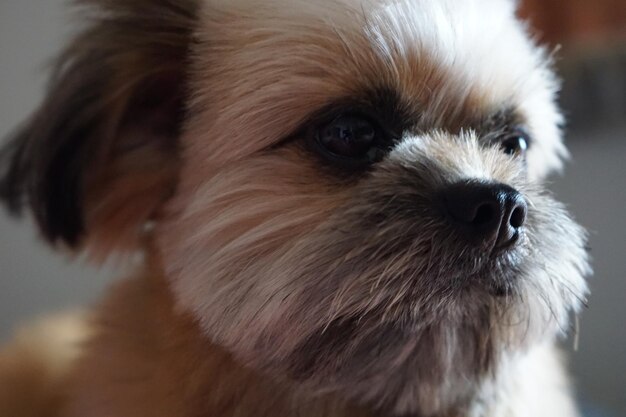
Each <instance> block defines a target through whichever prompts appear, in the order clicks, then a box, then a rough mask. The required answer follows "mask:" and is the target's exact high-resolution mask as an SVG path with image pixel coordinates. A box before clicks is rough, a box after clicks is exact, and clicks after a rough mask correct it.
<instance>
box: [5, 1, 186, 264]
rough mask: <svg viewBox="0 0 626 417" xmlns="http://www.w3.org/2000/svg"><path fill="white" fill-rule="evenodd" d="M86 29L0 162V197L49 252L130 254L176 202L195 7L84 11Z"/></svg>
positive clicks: (103, 6) (142, 4)
mask: <svg viewBox="0 0 626 417" xmlns="http://www.w3.org/2000/svg"><path fill="white" fill-rule="evenodd" d="M79 4H80V5H82V6H83V7H85V8H86V11H87V14H88V17H89V18H90V20H89V21H90V23H89V24H88V25H87V28H86V29H85V30H84V31H83V32H82V33H81V34H79V35H78V36H77V37H76V38H75V39H74V41H73V42H72V43H71V44H70V45H69V46H68V47H67V48H66V49H65V51H64V52H63V53H62V54H61V56H60V57H59V59H58V61H57V64H56V66H55V70H54V72H53V75H52V78H51V82H50V86H49V91H48V94H47V97H46V99H45V100H44V102H43V103H42V105H41V106H40V108H39V109H38V110H37V111H36V112H35V114H34V115H33V116H32V118H31V119H30V120H29V121H28V122H27V123H26V124H25V126H24V127H23V128H22V129H21V130H19V131H18V132H17V133H16V135H15V137H14V138H12V140H11V142H10V143H9V145H8V146H7V147H6V148H5V149H4V150H3V151H2V154H1V155H0V158H1V159H0V164H1V166H2V168H3V171H2V174H1V176H0V197H1V198H2V199H3V200H4V201H5V202H6V204H7V205H8V207H9V208H10V209H11V211H13V212H14V213H18V214H19V213H21V212H23V210H24V208H25V207H28V208H30V209H31V210H32V212H33V214H34V216H35V219H36V220H37V223H38V224H39V227H40V228H41V231H42V233H43V235H44V236H45V238H46V239H47V240H48V241H50V242H51V243H53V244H59V243H62V244H66V245H69V246H70V247H72V248H76V249H78V248H81V247H83V246H85V245H86V244H87V245H89V246H90V247H92V246H93V247H96V248H98V249H99V252H101V253H102V252H104V253H108V252H110V251H112V250H117V249H131V248H133V247H134V245H136V243H137V242H138V239H139V238H140V236H141V234H142V230H143V229H144V228H145V224H146V223H147V222H148V221H149V220H150V219H151V218H152V217H153V216H155V215H156V211H157V210H158V208H159V206H160V205H161V204H162V202H163V200H164V199H166V198H167V197H168V195H169V194H170V193H171V192H172V189H173V186H174V182H175V177H176V172H177V156H176V148H177V137H178V135H179V131H180V128H181V123H182V120H183V116H184V114H183V113H184V107H183V106H184V104H183V103H184V101H185V78H186V61H187V51H188V50H189V45H190V42H191V37H192V31H193V30H194V25H195V18H196V6H197V5H196V1H195V0H82V1H80V2H79Z"/></svg>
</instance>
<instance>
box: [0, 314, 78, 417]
mask: <svg viewBox="0 0 626 417" xmlns="http://www.w3.org/2000/svg"><path fill="white" fill-rule="evenodd" d="M85 321H86V317H85V315H84V314H80V313H74V314H66V315H62V316H58V317H50V318H47V319H43V320H41V321H39V322H38V323H35V324H33V325H31V326H29V327H25V328H24V329H22V330H20V332H19V333H18V334H17V335H16V337H15V340H14V341H13V342H12V343H11V344H10V345H9V346H6V347H4V348H3V349H2V350H0V416H3V417H57V416H61V415H62V414H61V410H62V408H63V407H64V405H65V402H66V400H67V397H66V393H67V391H66V388H67V377H68V374H69V373H70V372H71V370H72V368H73V367H74V362H75V361H76V358H77V357H78V356H79V355H80V352H81V347H82V343H83V342H85V340H87V339H88V338H89V334H90V331H89V326H88V325H87V323H86V322H85Z"/></svg>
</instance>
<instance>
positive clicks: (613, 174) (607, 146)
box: [0, 0, 626, 417]
mask: <svg viewBox="0 0 626 417" xmlns="http://www.w3.org/2000/svg"><path fill="white" fill-rule="evenodd" d="M66 6H67V2H66V1H64V0H0V138H4V137H6V136H7V134H8V133H9V132H10V131H12V130H13V129H14V128H15V127H16V126H17V125H18V123H19V122H21V121H23V120H24V119H25V118H26V117H27V116H28V114H29V112H31V111H32V110H33V109H34V107H35V106H36V105H37V104H38V102H39V100H40V99H41V97H42V95H43V91H44V86H45V74H46V72H45V69H46V63H47V62H48V60H49V59H50V58H51V57H52V56H53V55H54V53H55V51H57V50H58V49H59V48H60V47H61V45H62V44H63V42H64V40H65V39H67V37H68V36H69V35H70V33H71V31H72V27H73V26H72V25H71V23H70V22H71V16H70V14H69V13H67V7H66ZM520 14H521V15H522V16H524V17H525V18H527V19H530V20H531V22H532V26H533V27H534V28H535V29H534V33H536V36H537V37H538V38H539V39H540V40H541V41H542V42H546V43H549V44H550V45H554V46H556V45H560V49H559V52H558V54H557V56H558V57H559V60H558V67H559V70H560V73H561V75H562V76H563V78H564V85H563V93H562V105H563V107H564V109H565V112H566V114H567V118H568V127H567V134H566V141H567V144H568V146H569V149H570V152H571V155H572V158H571V161H570V163H569V164H568V165H567V167H566V170H565V175H564V176H562V177H561V176H555V177H554V178H552V179H551V181H552V184H551V188H552V189H553V190H554V192H555V193H556V194H557V196H558V198H559V199H560V200H562V201H564V202H566V203H567V204H568V206H569V208H570V210H571V211H572V212H573V213H574V214H575V216H576V218H577V220H578V221H579V222H580V223H582V224H583V225H584V226H586V227H587V228H588V229H589V230H590V232H591V248H592V256H593V259H594V269H595V271H596V273H595V276H594V278H593V279H592V281H591V288H592V296H591V299H590V303H589V304H590V305H589V309H588V310H586V311H585V312H584V313H583V316H582V320H581V330H580V336H579V337H580V341H579V347H578V350H577V351H573V349H572V345H573V344H572V343H566V344H565V349H567V350H569V351H570V354H569V362H570V367H571V368H572V369H573V374H574V383H575V387H576V391H577V393H578V397H579V399H580V401H581V404H583V406H584V408H585V409H586V410H587V413H588V415H590V416H591V415H593V416H596V415H597V416H616V417H617V416H619V417H624V416H626V214H624V210H625V208H626V0H594V1H590V0H526V1H525V2H522V8H521V11H520ZM115 276H116V272H115V268H113V267H107V268H104V269H100V270H97V271H96V270H94V269H91V268H89V267H87V266H86V265H84V264H83V263H81V262H80V261H79V262H73V263H71V262H70V260H69V259H63V257H61V256H59V255H58V254H53V253H52V252H51V251H50V250H49V249H47V248H46V247H45V246H43V245H42V244H41V243H40V242H39V241H38V240H37V236H36V232H35V231H34V228H33V227H32V224H31V223H29V222H28V221H23V222H20V223H17V222H15V221H14V220H12V219H10V218H8V217H7V216H6V214H5V213H4V212H2V211H0V343H2V342H4V341H6V340H7V339H8V338H9V337H10V335H11V333H12V331H13V330H14V329H15V327H16V326H18V325H19V324H20V323H23V322H24V321H27V320H29V319H31V318H32V317H36V316H37V315H41V314H44V313H46V312H50V311H55V310H63V309H67V308H74V307H76V306H78V305H84V304H87V303H89V302H92V301H93V300H95V299H97V297H98V295H99V294H100V293H101V291H102V289H103V288H104V287H105V286H106V285H107V283H109V282H111V280H112V278H114V277H115Z"/></svg>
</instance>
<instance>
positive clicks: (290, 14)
mask: <svg viewBox="0 0 626 417" xmlns="http://www.w3.org/2000/svg"><path fill="white" fill-rule="evenodd" d="M84 2H85V3H89V4H90V5H91V6H96V8H97V13H96V14H95V15H94V20H93V21H92V23H91V24H90V25H89V27H88V28H87V29H86V30H85V32H83V33H82V34H81V35H79V36H78V37H77V38H76V41H75V42H74V43H73V44H72V45H70V47H69V48H68V49H67V51H66V53H65V54H64V55H63V56H62V58H61V61H60V64H59V66H58V68H57V71H56V72H55V75H54V77H53V81H52V85H51V90H50V93H49V96H48V98H47V100H46V101H45V102H44V104H43V106H42V108H41V109H40V111H39V112H37V113H36V114H35V116H34V117H33V119H32V120H31V122H30V123H29V124H27V125H26V127H25V128H24V129H23V130H22V131H21V132H19V133H18V135H17V137H16V138H15V139H14V141H13V142H12V144H11V145H10V147H9V148H8V149H7V151H5V154H4V156H5V158H6V161H5V164H6V168H7V170H6V172H5V174H4V180H3V186H2V192H3V193H4V197H5V199H7V200H8V201H9V202H10V204H11V206H12V207H13V208H14V209H16V210H19V209H20V208H21V207H22V206H23V205H24V203H27V204H28V205H30V207H31V208H32V210H33V211H34V214H35V217H36V219H37V220H38V222H39V225H40V226H41V229H42V231H43V234H44V236H45V237H46V238H47V239H48V240H49V241H51V242H52V243H55V244H65V245H66V246H70V247H74V248H77V249H80V248H83V247H86V248H88V249H89V250H91V253H94V254H97V255H99V256H103V255H104V254H108V253H111V252H116V251H123V250H129V249H136V248H141V247H142V245H143V244H145V242H152V243H151V244H150V245H149V247H151V248H156V249H153V250H155V251H157V252H158V254H159V256H160V258H161V259H162V262H163V265H164V269H165V274H166V276H167V278H168V280H169V282H170V283H171V287H172V290H173V292H174V294H175V297H176V300H177V302H178V304H179V306H180V307H182V308H183V309H185V310H186V311H188V312H190V313H191V314H193V316H194V317H195V318H196V319H197V320H198V322H199V324H200V327H201V329H202V331H203V332H204V333H205V334H206V336H207V337H209V338H210V339H211V340H213V341H214V342H216V343H218V344H220V345H222V346H223V347H225V348H226V349H228V350H229V351H230V352H232V353H233V354H234V355H235V356H236V357H237V358H238V359H239V360H241V361H243V362H245V363H246V364H248V365H250V366H253V367H255V368H257V369H259V370H260V371H262V372H267V373H270V374H272V375H274V376H276V377H278V378H284V379H287V380H289V381H292V382H293V383H296V384H298V385H299V386H301V387H303V388H305V389H307V390H311V391H312V392H332V393H338V394H339V395H342V396H344V397H345V398H349V399H351V400H354V401H357V402H360V403H368V404H373V405H374V406H376V407H380V408H385V409H390V410H393V411H394V412H397V413H410V412H419V413H422V414H423V415H431V414H435V413H439V412H442V411H445V410H449V409H453V408H455V407H462V406H465V405H467V404H468V403H469V402H470V401H471V399H472V398H475V397H476V396H477V395H478V394H479V391H480V387H481V382H482V381H486V380H488V379H490V378H493V377H494V376H495V375H497V374H498V370H499V368H500V365H501V364H502V363H503V362H505V361H506V360H507V358H509V357H511V356H513V355H516V354H517V353H519V352H524V351H525V350H526V349H528V348H529V347H530V346H532V345H534V344H537V343H541V342H543V341H546V340H550V339H552V338H553V337H554V336H555V335H556V334H557V333H559V332H560V331H562V330H563V329H564V328H566V327H567V326H568V315H569V313H570V312H576V311H577V310H578V309H579V307H580V304H581V301H580V300H581V298H582V297H583V296H584V295H585V293H586V285H585V283H584V280H583V276H584V275H585V274H586V273H587V272H588V266H587V261H586V259H587V258H586V254H585V250H584V233H583V231H582V230H581V229H580V227H578V226H577V225H576V224H575V223H573V221H572V220H571V219H570V217H569V216H568V214H567V213H566V212H565V211H564V209H563V207H562V206H561V205H560V204H559V203H557V202H555V201H554V200H553V198H552V197H551V196H550V195H549V194H548V193H547V192H546V191H545V190H544V189H543V188H542V186H541V181H542V179H543V178H544V177H545V175H546V174H547V173H548V172H550V171H551V170H554V169H558V168H559V167H560V160H561V157H562V156H564V154H565V150H564V148H563V145H562V144H561V140H560V131H559V124H560V122H561V117H560V114H559V112H558V109H557V107H556V105H555V94H556V90H557V82H556V80H555V77H554V76H553V74H552V72H551V70H550V68H549V66H548V61H549V59H548V56H547V54H546V51H545V50H543V49H541V48H538V47H537V46H536V45H534V43H533V42H532V41H531V40H530V39H529V37H528V36H527V34H526V32H525V28H524V26H523V24H522V23H520V22H519V21H518V20H517V19H516V18H515V10H514V4H513V1H510V0H483V1H478V0H463V1H454V0H445V1H443V0H338V1H309V0H290V1H287V0H269V1H268V0H263V1H261V0H258V1H257V0H206V1H200V0H186V1H167V0H134V1H127V0H108V1H105V0H91V1H84ZM148 225H150V227H148Z"/></svg>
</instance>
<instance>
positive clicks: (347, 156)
mask: <svg viewBox="0 0 626 417" xmlns="http://www.w3.org/2000/svg"><path fill="white" fill-rule="evenodd" d="M380 136H381V134H380V131H379V129H378V128H377V126H376V125H375V124H374V123H373V122H372V121H370V120H369V119H368V118H366V117H363V116H348V115H343V116H339V117H337V118H335V119H333V120H332V121H331V122H329V123H326V124H323V125H321V126H319V127H318V128H317V130H316V133H315V140H316V142H317V144H318V147H319V148H320V150H321V151H322V152H323V153H325V154H326V156H329V157H331V158H334V159H340V160H350V161H352V162H374V161H375V160H376V159H378V158H379V157H380V154H381V153H382V149H381V147H380V144H381V140H380V139H381V138H380Z"/></svg>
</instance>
